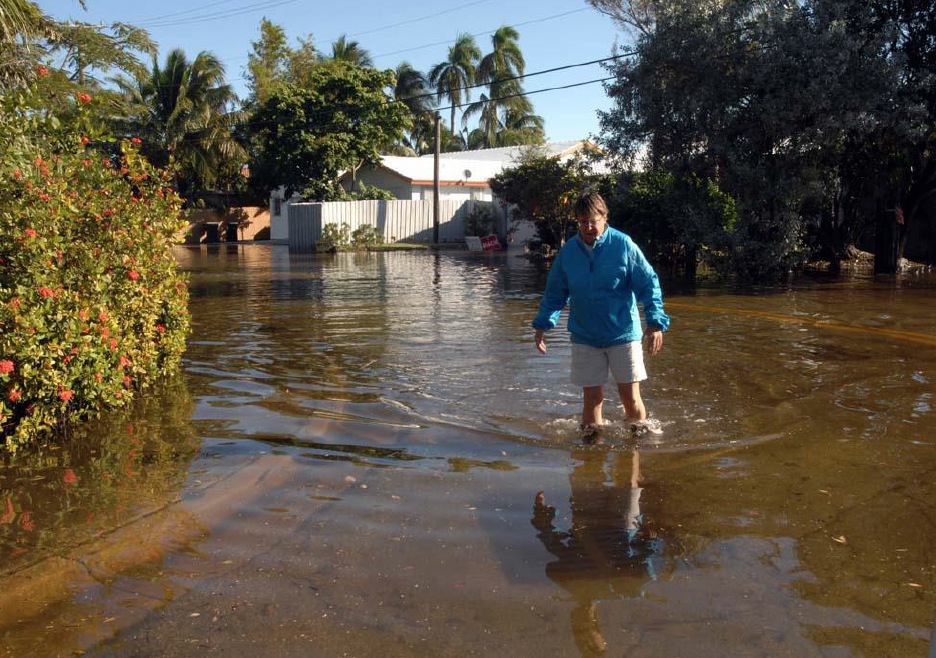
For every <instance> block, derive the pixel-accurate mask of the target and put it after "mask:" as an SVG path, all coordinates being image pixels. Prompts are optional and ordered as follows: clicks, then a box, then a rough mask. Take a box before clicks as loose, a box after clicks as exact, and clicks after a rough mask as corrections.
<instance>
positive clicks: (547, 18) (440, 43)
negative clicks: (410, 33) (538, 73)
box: [372, 7, 588, 59]
mask: <svg viewBox="0 0 936 658" xmlns="http://www.w3.org/2000/svg"><path fill="white" fill-rule="evenodd" d="M583 11H588V8H587V7H583V8H582V9H573V10H572V11H566V12H562V13H561V14H553V15H551V16H544V17H543V18H534V19H532V20H529V21H523V22H522V23H514V24H513V25H508V26H507V27H513V28H517V27H523V26H524V25H532V24H534V23H543V22H545V21H551V20H554V19H556V18H564V17H566V16H570V15H572V14H578V13H579V12H583ZM496 31H497V30H485V31H484V32H475V33H474V34H471V35H469V36H472V37H482V36H486V35H488V34H493V33H494V32H496ZM449 43H451V41H436V42H435V43H427V44H424V45H422V46H413V47H411V48H403V49H402V50H394V51H393V52H389V53H382V54H380V55H373V56H372V57H373V59H379V58H381V57H390V56H391V55H399V54H401V53H409V52H413V51H414V50H423V49H424V48H432V47H433V46H444V45H446V44H449Z"/></svg>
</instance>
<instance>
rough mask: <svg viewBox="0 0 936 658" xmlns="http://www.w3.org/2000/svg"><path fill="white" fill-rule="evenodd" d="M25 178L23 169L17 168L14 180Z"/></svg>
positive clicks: (14, 171)
mask: <svg viewBox="0 0 936 658" xmlns="http://www.w3.org/2000/svg"><path fill="white" fill-rule="evenodd" d="M22 177H23V172H22V170H21V169H19V168H16V169H14V170H13V178H16V179H20V178H22Z"/></svg>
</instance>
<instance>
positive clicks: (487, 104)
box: [462, 25, 542, 148]
mask: <svg viewBox="0 0 936 658" xmlns="http://www.w3.org/2000/svg"><path fill="white" fill-rule="evenodd" d="M519 39H520V34H519V33H518V32H517V30H516V29H515V28H513V27H510V26H509V25H504V26H502V27H500V28H499V29H498V30H497V31H496V32H495V33H494V34H493V35H492V36H491V45H492V47H493V50H492V51H491V52H490V53H488V54H487V55H485V56H484V57H483V58H482V59H481V63H480V64H479V65H478V81H479V82H483V83H486V84H487V85H488V93H487V94H481V98H480V100H479V101H478V102H477V103H472V104H471V105H470V106H468V109H467V110H466V111H465V114H464V116H463V117H462V122H463V126H464V127H466V128H467V123H468V120H469V118H470V117H472V116H474V115H478V123H479V125H478V128H477V129H476V130H474V131H472V132H471V133H470V135H471V140H472V142H474V143H480V144H481V146H483V147H486V148H493V147H496V146H512V145H514V144H516V143H517V142H516V140H517V139H522V138H523V136H525V135H528V134H529V132H528V128H525V129H523V130H521V129H519V128H511V129H510V130H511V133H510V135H509V136H508V135H506V134H504V131H506V130H508V127H507V122H508V116H511V117H513V118H512V119H511V120H512V121H514V122H516V117H518V116H520V117H523V116H527V115H531V116H534V117H535V115H532V110H533V107H532V105H531V103H530V101H529V100H528V99H527V97H526V96H524V94H523V85H522V84H521V80H522V76H523V72H524V70H525V68H526V63H525V62H524V59H523V53H522V52H521V51H520V45H519V43H518V41H519ZM536 119H538V120H539V127H540V131H542V119H541V118H539V117H536ZM531 121H532V120H531ZM523 123H524V122H522V121H521V124H523ZM531 125H532V127H533V128H535V126H536V125H537V124H536V122H535V121H532V124H531ZM530 137H531V138H534V137H535V136H534V135H532V134H530Z"/></svg>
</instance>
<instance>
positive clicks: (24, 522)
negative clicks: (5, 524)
mask: <svg viewBox="0 0 936 658" xmlns="http://www.w3.org/2000/svg"><path fill="white" fill-rule="evenodd" d="M19 524H20V527H21V528H22V529H23V530H35V529H36V522H35V521H33V520H32V512H30V511H28V510H27V511H25V512H23V513H22V514H21V515H20V520H19Z"/></svg>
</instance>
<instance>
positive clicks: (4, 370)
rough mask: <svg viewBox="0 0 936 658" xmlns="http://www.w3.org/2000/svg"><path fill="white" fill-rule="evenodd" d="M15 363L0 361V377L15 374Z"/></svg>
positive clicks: (6, 360)
mask: <svg viewBox="0 0 936 658" xmlns="http://www.w3.org/2000/svg"><path fill="white" fill-rule="evenodd" d="M13 368H14V366H13V362H12V361H10V360H9V359H4V360H3V361H0V375H6V374H9V373H11V372H13Z"/></svg>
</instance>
